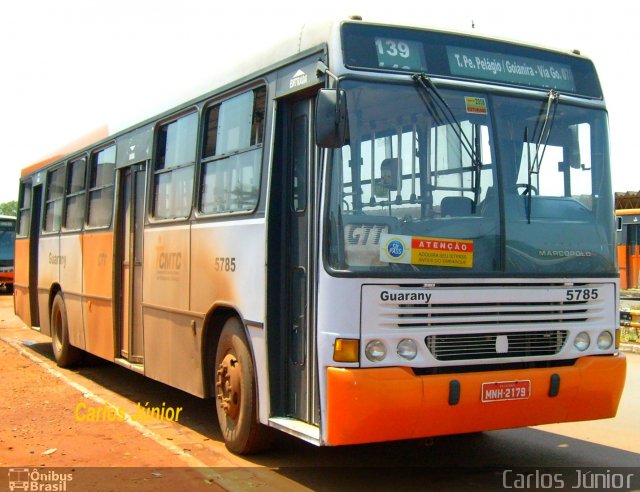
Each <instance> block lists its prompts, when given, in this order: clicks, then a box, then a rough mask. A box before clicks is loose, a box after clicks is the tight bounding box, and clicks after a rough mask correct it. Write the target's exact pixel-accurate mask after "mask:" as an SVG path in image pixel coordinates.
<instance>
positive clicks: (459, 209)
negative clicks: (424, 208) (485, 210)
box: [440, 196, 474, 217]
mask: <svg viewBox="0 0 640 492" xmlns="http://www.w3.org/2000/svg"><path fill="white" fill-rule="evenodd" d="M473 208H474V206H473V200H472V199H471V198H469V197H466V196H445V197H444V198H443V199H442V201H441V202H440V214H441V216H442V217H469V216H471V215H473V212H474V210H473Z"/></svg>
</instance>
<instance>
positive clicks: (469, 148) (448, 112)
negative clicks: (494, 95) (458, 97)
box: [411, 72, 482, 202]
mask: <svg viewBox="0 0 640 492" xmlns="http://www.w3.org/2000/svg"><path fill="white" fill-rule="evenodd" d="M411 78H412V79H413V80H414V81H415V82H416V84H417V87H419V88H421V89H422V90H423V91H424V92H425V93H426V94H427V95H430V94H433V95H434V96H435V99H431V100H429V101H425V105H426V106H427V108H428V109H429V112H430V113H431V114H432V115H433V116H434V118H435V119H436V120H439V119H440V118H438V117H437V115H436V114H435V112H434V109H437V110H439V112H440V114H441V115H442V116H443V117H444V119H445V120H446V122H447V123H448V124H449V125H450V126H451V128H452V129H453V132H454V133H455V135H456V137H458V140H459V141H460V145H461V146H462V148H463V149H464V150H465V152H466V153H467V155H468V156H469V158H470V159H471V165H472V166H473V168H474V171H475V179H474V185H473V193H474V195H475V200H474V201H475V202H477V200H478V197H479V196H480V171H481V169H482V161H481V160H480V156H479V155H478V152H477V151H476V147H475V146H474V145H473V144H472V143H471V141H470V140H469V138H468V137H467V134H466V133H465V132H464V131H463V130H462V126H461V125H460V122H459V121H458V118H456V115H455V113H454V112H453V110H452V109H451V106H449V104H447V101H445V99H444V97H442V94H440V91H439V90H438V88H437V87H436V86H435V85H434V83H433V82H432V81H431V79H430V78H429V76H428V75H427V74H426V73H424V72H421V73H414V74H413V75H412V76H411ZM434 103H435V104H434Z"/></svg>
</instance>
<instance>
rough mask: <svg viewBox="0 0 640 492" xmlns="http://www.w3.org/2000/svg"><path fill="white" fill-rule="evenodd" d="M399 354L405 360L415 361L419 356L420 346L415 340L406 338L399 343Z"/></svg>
mask: <svg viewBox="0 0 640 492" xmlns="http://www.w3.org/2000/svg"><path fill="white" fill-rule="evenodd" d="M397 352H398V355H399V356H400V357H402V358H403V359H407V360H413V359H415V358H416V355H418V346H417V345H416V342H415V341H414V340H411V339H410V338H405V339H403V340H400V343H398V348H397Z"/></svg>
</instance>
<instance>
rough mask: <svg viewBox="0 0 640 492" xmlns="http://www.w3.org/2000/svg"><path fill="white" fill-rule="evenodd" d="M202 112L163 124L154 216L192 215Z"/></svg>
mask: <svg viewBox="0 0 640 492" xmlns="http://www.w3.org/2000/svg"><path fill="white" fill-rule="evenodd" d="M197 128H198V114H197V113H191V114H188V115H186V116H183V117H182V118H179V119H177V120H175V121H172V122H170V123H167V124H165V125H162V126H161V127H160V129H159V130H158V135H157V140H156V154H155V155H156V157H155V167H154V187H153V189H154V196H153V216H154V217H155V218H156V219H175V218H184V217H188V216H189V214H190V212H191V197H192V194H193V169H194V164H195V158H196V138H197Z"/></svg>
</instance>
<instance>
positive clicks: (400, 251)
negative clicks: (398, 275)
mask: <svg viewBox="0 0 640 492" xmlns="http://www.w3.org/2000/svg"><path fill="white" fill-rule="evenodd" d="M405 252H406V247H405V245H404V243H403V242H402V240H400V239H398V238H392V239H390V240H389V242H387V255H388V256H389V259H391V260H396V261H397V260H399V259H401V258H402V257H403V256H404V254H405Z"/></svg>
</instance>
